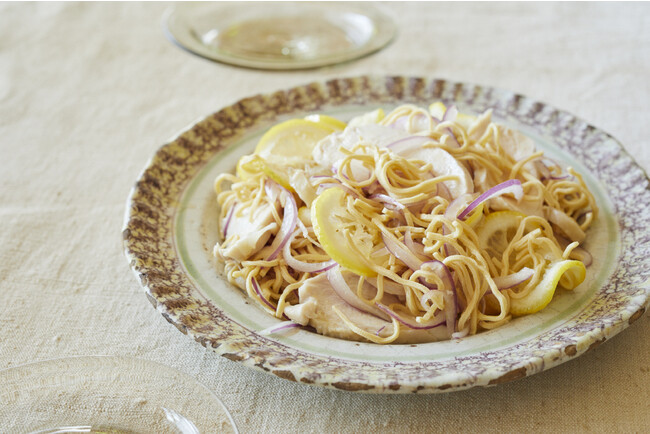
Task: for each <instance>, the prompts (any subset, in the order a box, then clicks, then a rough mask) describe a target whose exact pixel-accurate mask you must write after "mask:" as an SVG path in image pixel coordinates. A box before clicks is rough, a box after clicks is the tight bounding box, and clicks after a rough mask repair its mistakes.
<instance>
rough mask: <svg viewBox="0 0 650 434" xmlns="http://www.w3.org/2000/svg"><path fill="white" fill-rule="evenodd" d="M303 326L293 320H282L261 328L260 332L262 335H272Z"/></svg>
mask: <svg viewBox="0 0 650 434" xmlns="http://www.w3.org/2000/svg"><path fill="white" fill-rule="evenodd" d="M301 327H302V326H301V325H300V324H298V323H295V322H293V321H282V322H281V323H280V324H276V325H274V326H271V327H269V328H265V329H264V330H261V331H259V332H258V333H259V334H261V335H272V334H277V333H286V332H288V331H290V330H294V329H296V328H301Z"/></svg>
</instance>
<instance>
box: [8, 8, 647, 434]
mask: <svg viewBox="0 0 650 434" xmlns="http://www.w3.org/2000/svg"><path fill="white" fill-rule="evenodd" d="M167 7H168V5H165V4H158V3H146V4H142V3H135V4H124V3H119V4H104V3H99V4H95V3H92V4H90V3H85V4H77V3H65V4H60V3H47V4H40V3H39V4H34V3H26V4H0V157H1V158H0V185H1V189H0V227H1V228H2V230H1V231H0V294H2V298H3V300H2V303H0V369H2V368H8V367H13V366H17V365H20V364H24V363H27V362H32V361H38V360H46V359H51V358H58V357H66V356H75V355H91V354H108V355H123V356H134V357H138V358H142V359H146V360H152V361H157V362H160V363H163V364H165V365H168V366H171V367H174V368H177V369H179V370H181V371H183V372H185V373H188V374H190V375H191V376H192V377H194V378H196V379H198V380H199V381H200V382H202V383H204V384H205V385H206V386H208V387H209V388H211V389H212V390H213V391H215V392H216V393H217V394H218V395H219V396H220V397H221V398H222V399H223V401H224V402H225V404H226V405H227V407H228V408H229V409H230V410H231V411H232V413H233V416H234V418H235V420H236V421H237V424H238V426H239V428H240V429H241V431H242V432H260V431H266V432H330V431H341V432H395V431H402V432H425V431H430V430H433V429H443V430H445V431H477V430H480V431H488V432H489V431H495V432H496V431H515V430H516V431H521V430H526V431H596V430H598V431H601V430H602V431H625V432H631V431H637V432H640V431H646V430H647V429H648V428H649V427H650V411H649V410H650V406H649V404H648V403H649V402H650V392H649V391H650V343H649V340H648V338H647V336H648V332H650V316H649V315H644V316H643V317H641V318H640V319H639V320H638V321H636V323H634V324H633V325H632V326H631V327H630V328H628V329H627V330H625V331H623V332H622V333H621V334H619V335H617V336H616V337H614V338H613V339H612V340H611V341H608V342H606V343H604V344H603V345H601V346H600V347H598V348H596V349H594V350H592V351H590V352H588V353H586V354H585V355H583V356H581V357H579V358H577V359H575V360H572V361H570V362H568V363H565V364H563V365H561V366H559V367H556V368H554V369H551V370H549V371H546V372H543V373H541V374H537V375H535V376H533V377H530V378H526V379H522V380H518V381H515V382H512V383H507V384H503V385H499V386H497V387H493V388H484V389H483V388H482V389H472V390H468V391H462V392H454V393H449V394H440V395H425V396H419V395H417V396H416V395H413V396H402V395H394V396H378V395H377V396H376V395H361V394H354V393H349V392H342V391H334V390H326V389H321V388H318V387H315V386H308V385H304V384H295V383H292V382H289V381H285V380H282V379H279V378H276V377H273V376H271V375H268V374H265V373H262V372H258V371H255V370H252V369H248V368H246V367H244V366H242V365H240V364H237V363H235V362H232V361H230V360H227V359H225V358H222V357H220V356H218V355H216V354H215V353H213V352H212V351H210V350H206V349H205V348H203V347H202V346H201V345H199V344H198V343H196V342H194V341H193V340H192V339H190V338H188V337H187V336H185V335H183V334H181V333H179V332H178V330H177V329H176V328H175V327H174V326H173V325H171V324H169V323H168V322H167V321H165V319H164V318H163V317H162V316H161V315H160V314H159V313H158V312H156V310H154V309H152V307H151V305H150V303H149V302H148V301H147V299H146V297H145V296H144V293H143V291H142V289H141V288H140V286H139V284H138V282H137V280H136V279H135V278H134V276H133V274H132V272H131V270H130V269H129V267H128V264H127V261H126V260H125V258H124V255H123V252H122V240H121V228H122V224H123V218H124V211H125V202H126V198H127V196H128V193H129V190H130V188H131V186H132V184H133V183H134V181H135V180H136V179H137V177H138V174H139V173H140V171H141V170H142V168H143V167H144V165H145V163H146V162H147V160H148V159H149V157H151V156H152V155H153V153H154V152H155V151H156V149H157V148H158V147H159V146H161V145H162V144H164V143H165V142H166V141H167V140H168V139H169V138H170V137H172V136H174V135H175V133H177V132H178V131H180V130H181V129H183V128H184V127H185V126H187V125H189V124H190V123H192V122H193V121H195V120H197V119H198V118H200V117H203V116H205V115H207V114H209V113H212V112H214V111H216V110H218V109H219V108H222V107H224V106H226V105H229V104H231V103H233V102H235V101H237V100H238V99H240V98H243V97H246V96H249V95H252V94H256V93H260V92H271V91H274V90H278V89H283V88H288V87H292V86H295V85H299V84H304V83H307V82H311V81H315V80H324V79H329V78H335V77H345V76H357V75H363V74H378V75H382V74H395V75H415V76H429V77H439V78H449V79H453V80H457V81H467V82H473V83H479V84H484V85H489V86H496V87H501V88H505V89H509V90H512V91H516V92H519V93H522V94H524V95H528V96H530V97H533V98H535V99H538V100H540V101H545V102H547V103H549V104H551V105H553V106H555V107H558V108H561V109H564V110H567V111H569V112H572V113H574V114H576V115H578V116H579V117H581V118H583V119H586V120H587V121H588V122H590V123H592V124H593V125H596V126H598V127H600V128H602V129H603V130H605V131H607V132H609V133H610V134H612V135H613V136H614V137H616V138H618V139H619V140H620V141H621V143H623V145H624V146H625V148H626V149H627V150H628V151H629V152H630V153H631V154H632V155H634V157H635V158H636V160H637V161H638V163H639V164H640V165H641V166H642V167H643V168H644V169H645V170H646V171H647V170H648V169H650V143H649V139H648V137H650V128H649V126H648V125H649V123H648V115H650V81H649V80H648V77H650V4H648V3H617V4H614V3H571V4H558V3H532V4H531V3H526V4H524V3H498V4H494V3H478V4H470V3H454V4H445V3H388V4H379V7H380V8H382V9H384V10H385V11H387V12H389V13H390V14H392V16H393V17H394V19H395V20H396V22H397V25H398V28H399V34H398V37H397V39H396V40H395V41H394V42H393V43H392V44H391V45H390V46H388V47H387V48H386V49H384V50H382V51H380V52H378V53H376V54H374V55H372V56H369V57H366V58H363V59H361V60H358V61H355V62H351V63H346V64H343V65H338V66H333V67H328V68H323V69H317V70H310V71H299V72H264V71H254V70H246V69H240V68H236V67H232V66H227V65H222V64H218V63H214V62H211V61H208V60H205V59H202V58H198V57H195V56H193V55H191V54H189V53H187V52H185V51H183V50H180V49H179V48H178V47H176V46H174V45H173V44H171V43H170V42H169V41H168V40H167V39H165V37H164V35H163V32H162V29H161V16H162V13H163V11H164V10H165V9H166V8H167ZM646 230H647V229H646ZM26 417H27V415H26ZM0 430H1V429H0Z"/></svg>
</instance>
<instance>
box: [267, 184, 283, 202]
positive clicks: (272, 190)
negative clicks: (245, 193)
mask: <svg viewBox="0 0 650 434" xmlns="http://www.w3.org/2000/svg"><path fill="white" fill-rule="evenodd" d="M281 188H282V187H280V185H278V184H277V183H275V182H272V181H267V182H265V183H264V191H265V192H266V195H267V196H268V197H270V198H271V201H272V202H275V201H276V200H277V199H278V198H279V197H280V195H281V194H282V190H281Z"/></svg>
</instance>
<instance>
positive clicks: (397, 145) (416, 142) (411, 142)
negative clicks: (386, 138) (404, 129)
mask: <svg viewBox="0 0 650 434" xmlns="http://www.w3.org/2000/svg"><path fill="white" fill-rule="evenodd" d="M430 141H431V137H428V136H409V137H405V138H403V139H399V140H397V141H395V142H393V143H391V144H389V145H388V146H386V147H387V148H389V149H390V150H391V151H393V152H395V153H396V154H401V153H402V152H405V151H410V150H411V149H413V148H416V147H418V146H421V145H424V144H425V143H426V142H430Z"/></svg>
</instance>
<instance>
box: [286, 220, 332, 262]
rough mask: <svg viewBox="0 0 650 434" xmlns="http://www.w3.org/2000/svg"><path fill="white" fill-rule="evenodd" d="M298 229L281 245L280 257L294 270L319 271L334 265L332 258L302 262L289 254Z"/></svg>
mask: <svg viewBox="0 0 650 434" xmlns="http://www.w3.org/2000/svg"><path fill="white" fill-rule="evenodd" d="M299 232H300V231H299V230H297V231H295V232H294V233H292V234H291V235H290V236H289V240H288V241H287V243H286V244H285V245H284V247H282V257H283V258H284V260H285V261H286V263H287V265H288V266H289V267H291V268H293V269H294V270H296V271H302V272H305V273H321V272H323V271H327V270H329V269H330V268H332V267H334V266H336V265H337V264H336V262H334V260H333V259H331V260H329V261H325V262H311V263H310V262H303V261H299V260H297V259H295V258H294V257H293V256H291V243H292V242H293V240H294V238H296V235H298V233H299Z"/></svg>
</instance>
